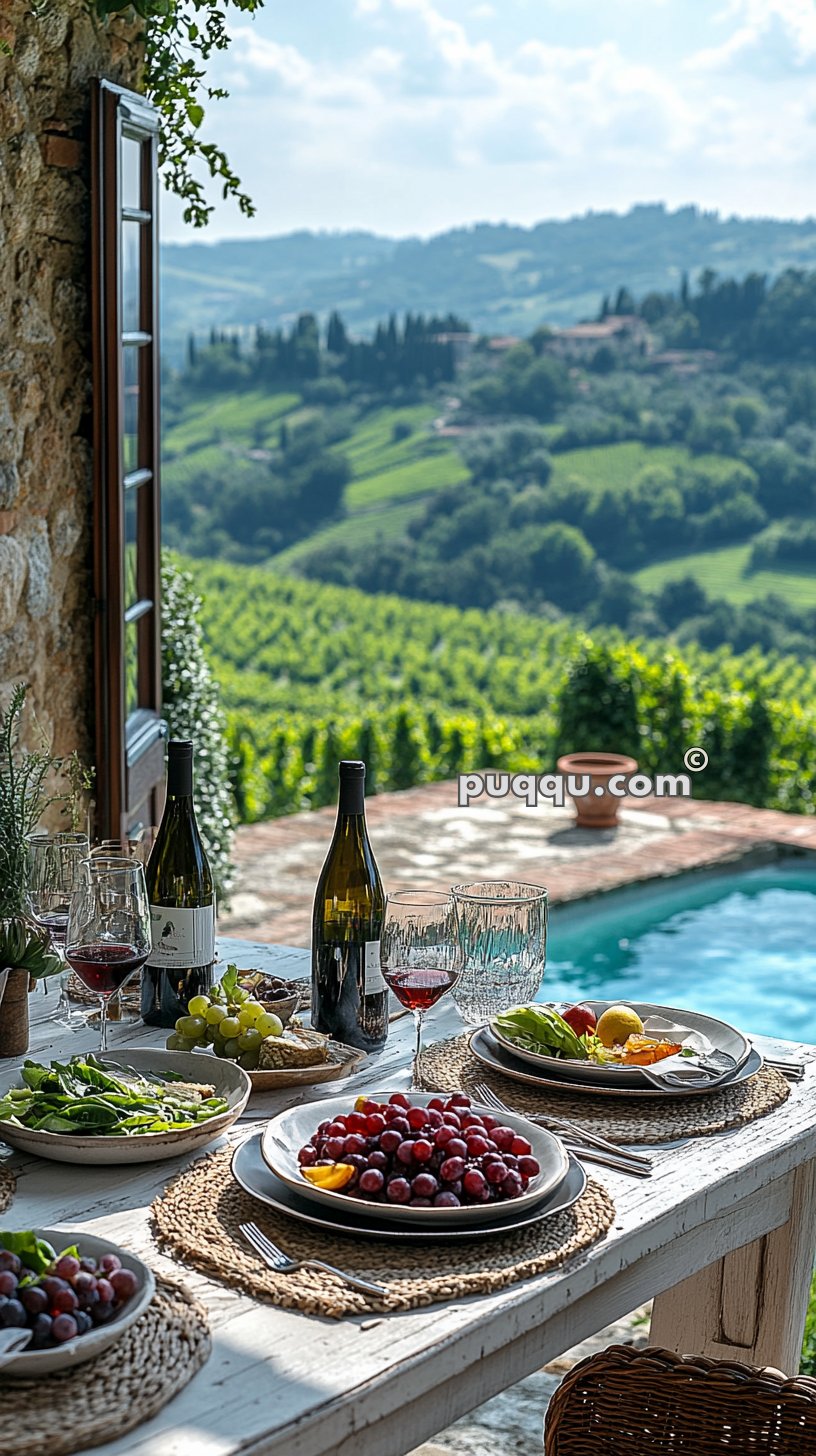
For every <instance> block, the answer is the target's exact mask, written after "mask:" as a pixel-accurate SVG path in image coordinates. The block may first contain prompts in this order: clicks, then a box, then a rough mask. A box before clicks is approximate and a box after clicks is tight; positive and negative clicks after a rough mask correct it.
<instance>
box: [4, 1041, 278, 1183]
mask: <svg viewBox="0 0 816 1456" xmlns="http://www.w3.org/2000/svg"><path fill="white" fill-rule="evenodd" d="M104 1060H105V1063H106V1065H108V1066H110V1067H111V1068H116V1067H121V1069H122V1070H123V1071H126V1070H127V1069H128V1068H130V1069H131V1070H132V1071H134V1072H150V1073H153V1074H154V1075H156V1076H161V1075H162V1074H163V1073H165V1072H175V1073H177V1074H178V1075H179V1076H180V1077H182V1078H183V1079H184V1081H185V1082H195V1083H199V1084H201V1083H209V1084H210V1085H211V1086H213V1087H214V1088H215V1091H216V1094H217V1096H219V1097H224V1098H226V1100H227V1102H228V1103H229V1110H228V1111H227V1112H222V1113H221V1114H220V1116H218V1117H211V1118H209V1120H208V1121H207V1122H200V1123H197V1124H196V1126H195V1127H191V1128H184V1129H183V1130H180V1131H179V1132H145V1133H139V1134H136V1135H134V1136H133V1137H122V1136H118V1137H105V1136H98V1135H97V1136H95V1137H82V1136H81V1135H78V1134H73V1133H61V1132H37V1131H36V1130H35V1129H33V1128H29V1127H18V1125H17V1123H15V1122H9V1121H5V1120H2V1119H0V1141H1V1142H4V1143H8V1144H9V1145H10V1147H13V1148H20V1149H21V1151H22V1152H24V1153H36V1154H38V1156H39V1157H41V1158H52V1159H54V1161H55V1162H58V1163H155V1162H158V1161H159V1160H160V1159H162V1158H176V1157H178V1156H179V1154H180V1153H192V1152H195V1150H196V1149H197V1148H201V1147H203V1146H204V1145H205V1144H206V1143H210V1142H212V1140H213V1138H217V1137H219V1136H220V1134H221V1133H223V1132H226V1130H227V1128H228V1127H231V1126H232V1124H233V1123H234V1122H235V1120H236V1118H238V1117H240V1115H241V1113H242V1112H243V1110H244V1108H245V1107H246V1104H247V1101H248V1099H249V1094H250V1092H251V1090H252V1087H251V1084H250V1080H249V1077H248V1075H247V1073H246V1072H245V1071H244V1070H243V1068H242V1067H239V1066H238V1063H237V1062H228V1061H226V1060H225V1059H222V1058H220V1057H208V1058H207V1061H206V1062H204V1060H203V1058H202V1057H201V1056H198V1055H197V1054H196V1053H195V1052H164V1051H155V1050H153V1049H150V1048H140V1049H138V1050H137V1048H136V1047H119V1048H117V1050H116V1051H115V1052H108V1053H107V1054H106V1056H105V1058H104ZM20 1086H22V1078H21V1076H20V1071H19V1068H18V1069H17V1070H16V1071H13V1072H12V1071H7V1072H5V1073H3V1074H2V1075H0V1097H2V1096H4V1095H5V1093H6V1092H7V1091H8V1090H9V1088H10V1087H20Z"/></svg>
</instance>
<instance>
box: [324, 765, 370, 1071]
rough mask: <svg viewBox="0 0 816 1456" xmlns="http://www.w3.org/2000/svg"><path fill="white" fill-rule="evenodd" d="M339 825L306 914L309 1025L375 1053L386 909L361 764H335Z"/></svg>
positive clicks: (363, 768) (336, 827) (363, 771)
mask: <svg viewBox="0 0 816 1456" xmlns="http://www.w3.org/2000/svg"><path fill="white" fill-rule="evenodd" d="M339 772H340V801H339V804H338V808H337V824H336V826H335V830H334V838H333V839H332V842H331V844H330V846H329V852H328V854H327V856H326V862H325V864H324V865H323V868H322V870H321V872H320V879H319V880H318V882H317V891H316V893H315V901H314V912H313V916H312V1025H313V1026H314V1027H315V1029H316V1030H317V1031H322V1032H328V1033H329V1035H330V1036H333V1037H336V1038H337V1040H338V1041H342V1042H345V1043H346V1044H347V1045H348V1046H354V1047H360V1048H361V1049H362V1050H363V1051H366V1052H373V1051H377V1050H378V1049H379V1048H380V1047H382V1046H384V1045H385V1040H386V1037H387V1036H388V988H387V986H386V984H385V981H384V980H383V974H382V970H381V968H380V934H381V931H382V922H383V914H384V911H385V894H384V892H383V887H382V880H381V879H380V872H379V870H378V869H377V865H376V862H375V859H374V855H373V854H372V852H371V845H370V843H369V839H368V830H367V829H366V821H365V764H364V763H358V762H355V761H351V760H344V762H343V763H341V764H340V770H339Z"/></svg>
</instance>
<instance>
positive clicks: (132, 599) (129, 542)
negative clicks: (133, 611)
mask: <svg viewBox="0 0 816 1456" xmlns="http://www.w3.org/2000/svg"><path fill="white" fill-rule="evenodd" d="M140 494H141V492H140V491H139V490H138V489H137V490H126V491H125V609H126V610H127V608H128V607H132V606H133V605H134V604H135V603H136V602H138V600H139V570H138V557H139V547H138V538H137V531H138V522H139V496H140Z"/></svg>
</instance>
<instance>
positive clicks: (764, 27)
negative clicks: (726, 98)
mask: <svg viewBox="0 0 816 1456" xmlns="http://www.w3.org/2000/svg"><path fill="white" fill-rule="evenodd" d="M716 19H718V20H720V21H728V20H736V21H738V22H739V23H738V25H737V28H736V29H735V30H734V31H733V32H732V34H731V35H730V36H728V38H727V39H726V40H724V41H723V42H722V44H720V45H717V46H710V47H706V48H704V49H702V50H699V51H696V52H695V53H694V54H693V55H691V56H689V57H688V58H687V59H686V61H685V63H684V64H685V68H686V69H687V70H692V71H693V70H697V71H719V70H724V69H726V68H727V67H729V66H731V65H732V64H733V63H734V62H735V61H736V60H737V59H738V58H739V57H740V56H742V55H744V54H745V53H746V52H749V51H751V50H754V49H756V48H759V47H761V46H762V44H763V42H764V41H765V40H766V38H767V36H768V35H769V33H770V32H771V30H772V29H773V28H774V27H779V28H780V29H781V31H782V33H783V34H784V36H785V38H786V40H787V42H788V44H789V45H790V47H791V49H792V52H793V56H794V59H795V60H796V61H797V62H798V63H799V64H800V65H801V64H804V63H805V62H807V61H809V60H810V59H811V58H812V57H813V56H816V5H814V3H813V0H730V3H729V4H728V6H727V7H726V9H725V10H724V11H721V12H720V14H719V16H717V17H716Z"/></svg>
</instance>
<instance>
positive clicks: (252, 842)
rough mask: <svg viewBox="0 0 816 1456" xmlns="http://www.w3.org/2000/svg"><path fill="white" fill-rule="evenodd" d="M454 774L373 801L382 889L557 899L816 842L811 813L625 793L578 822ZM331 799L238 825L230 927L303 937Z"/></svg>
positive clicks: (275, 937) (304, 942) (291, 941)
mask: <svg viewBox="0 0 816 1456" xmlns="http://www.w3.org/2000/svg"><path fill="white" fill-rule="evenodd" d="M456 800H457V786H456V784H455V783H442V784H424V785H422V786H421V787H420V788H416V789H406V790H404V791H403V792H402V793H392V794H378V795H376V796H374V797H373V798H371V799H369V801H368V806H367V817H368V825H369V832H370V835H371V842H372V845H373V848H374V853H375V855H376V858H377V863H378V864H379V867H380V872H381V874H382V877H383V880H384V882H385V885H386V888H392V889H394V888H397V887H398V886H410V885H418V884H422V885H439V886H444V887H447V886H449V885H451V884H455V883H457V882H459V881H464V880H479V879H521V880H528V881H531V882H532V883H534V884H541V885H546V886H547V888H548V889H549V892H550V901H551V903H552V904H557V903H559V902H563V901H566V900H578V899H582V898H583V897H585V896H588V895H595V894H601V893H603V892H604V891H606V890H613V889H618V888H620V887H622V886H624V885H631V884H637V883H642V882H645V881H647V880H653V879H656V878H660V877H663V876H668V875H676V874H679V873H681V872H682V871H685V870H694V869H709V868H714V867H716V866H719V865H727V864H729V863H730V862H733V861H735V860H739V859H742V858H743V857H745V856H746V855H750V854H751V853H752V852H753V853H755V854H757V855H760V854H762V853H763V852H768V853H771V854H772V853H774V852H776V849H777V848H778V847H781V848H782V849H784V850H787V851H788V852H790V851H796V850H800V851H805V852H806V851H811V852H813V851H816V816H814V815H809V816H806V815H798V814H783V813H778V812H776V811H775V810H770V809H754V808H751V807H750V806H749V805H746V804H728V803H708V802H705V801H704V800H701V799H699V800H698V799H693V798H692V799H623V800H622V801H621V805H622V807H621V814H620V823H619V825H618V827H617V828H616V829H603V830H597V829H576V828H575V826H574V823H573V815H572V811H571V810H569V809H558V808H554V807H551V806H550V805H539V806H537V807H535V808H528V807H527V805H526V804H524V803H522V802H521V801H520V800H518V799H511V798H508V799H488V798H486V797H485V798H483V799H479V800H478V801H477V802H475V803H474V804H472V805H471V806H470V807H468V808H460V807H459V806H458V804H457V801H456ZM334 820H335V810H334V808H328V809H317V810H315V811H314V812H309V813H303V814H293V815H291V816H290V817H289V818H286V819H274V820H269V821H267V822H266V823H263V824H250V825H245V826H244V827H243V828H241V829H239V830H238V833H237V836H236V844H235V862H236V868H237V874H236V883H235V890H234V893H233V896H232V903H231V906H230V910H229V913H228V914H224V915H221V916H219V928H220V929H221V930H222V931H223V933H224V934H226V935H236V936H242V937H245V938H246V939H249V940H264V941H276V942H277V943H278V944H281V945H295V946H308V945H309V940H310V917H311V906H312V897H313V894H314V886H315V882H316V880H317V876H318V874H319V872H320V867H321V865H322V863H323V858H324V856H325V853H326V849H327V847H328V844H329V840H330V839H331V835H332V828H333V825H334Z"/></svg>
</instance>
